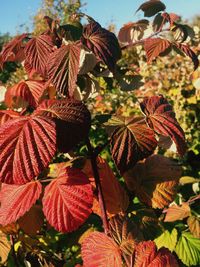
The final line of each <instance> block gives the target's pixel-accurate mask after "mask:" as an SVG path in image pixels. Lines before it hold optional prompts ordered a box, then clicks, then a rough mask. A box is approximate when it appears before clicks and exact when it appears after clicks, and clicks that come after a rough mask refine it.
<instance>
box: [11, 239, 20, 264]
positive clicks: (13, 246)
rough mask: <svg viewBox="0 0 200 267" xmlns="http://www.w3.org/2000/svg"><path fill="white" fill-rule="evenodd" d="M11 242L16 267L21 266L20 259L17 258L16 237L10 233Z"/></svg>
mask: <svg viewBox="0 0 200 267" xmlns="http://www.w3.org/2000/svg"><path fill="white" fill-rule="evenodd" d="M10 243H11V253H12V257H13V260H14V263H15V266H16V267H20V266H19V263H18V260H17V256H16V253H15V239H14V236H13V235H10Z"/></svg>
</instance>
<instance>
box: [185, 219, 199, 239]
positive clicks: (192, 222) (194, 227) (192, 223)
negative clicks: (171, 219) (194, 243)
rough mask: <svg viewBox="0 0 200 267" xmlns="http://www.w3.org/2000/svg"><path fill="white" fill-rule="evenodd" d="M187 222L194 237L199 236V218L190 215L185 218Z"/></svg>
mask: <svg viewBox="0 0 200 267" xmlns="http://www.w3.org/2000/svg"><path fill="white" fill-rule="evenodd" d="M187 224H188V226H189V229H190V232H191V233H192V234H193V236H194V237H197V238H200V219H199V217H196V216H190V217H189V218H188V219H187Z"/></svg>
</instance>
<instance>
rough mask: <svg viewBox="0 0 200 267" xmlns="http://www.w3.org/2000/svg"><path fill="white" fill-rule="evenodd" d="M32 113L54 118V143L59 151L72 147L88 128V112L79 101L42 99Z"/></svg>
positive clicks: (84, 134) (89, 122)
mask: <svg viewBox="0 0 200 267" xmlns="http://www.w3.org/2000/svg"><path fill="white" fill-rule="evenodd" d="M34 114H35V115H37V116H45V117H51V118H55V119H56V120H55V123H56V143H57V148H58V150H59V151H61V152H68V151H69V150H70V149H72V148H73V147H74V146H75V145H76V144H78V143H79V142H80V141H82V140H83V139H84V138H85V137H86V136H87V135H88V133H89V130H90V124H91V117H90V112H89V110H88V109H87V107H86V106H85V105H84V104H83V103H82V102H80V101H76V100H73V99H64V100H53V99H52V100H44V101H43V102H42V103H41V104H40V105H39V106H38V108H37V109H36V110H35V112H34Z"/></svg>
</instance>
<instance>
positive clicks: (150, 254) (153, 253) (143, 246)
mask: <svg viewBox="0 0 200 267" xmlns="http://www.w3.org/2000/svg"><path fill="white" fill-rule="evenodd" d="M144 266H145V267H154V266H159V267H171V266H173V267H178V263H177V261H176V258H175V257H174V255H173V254H171V253H170V251H169V250H168V249H165V248H161V249H159V250H158V251H157V249H156V245H155V243H154V242H153V241H144V242H140V243H139V244H138V245H137V246H136V249H135V262H134V267H144Z"/></svg>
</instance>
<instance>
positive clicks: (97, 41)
mask: <svg viewBox="0 0 200 267" xmlns="http://www.w3.org/2000/svg"><path fill="white" fill-rule="evenodd" d="M81 42H82V44H83V45H85V46H86V47H87V48H88V49H89V50H90V51H92V52H93V53H94V54H95V56H96V57H97V58H98V59H99V60H101V61H103V62H104V63H105V64H106V65H107V66H108V68H109V69H110V70H111V71H114V69H115V65H116V62H117V60H118V59H120V57H121V50H120V46H119V43H118V40H117V38H116V36H115V34H114V33H112V32H110V31H108V30H106V29H104V28H102V27H101V25H100V24H99V23H97V22H96V21H92V22H90V23H89V24H87V25H86V26H85V27H84V29H83V36H82V38H81Z"/></svg>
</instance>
